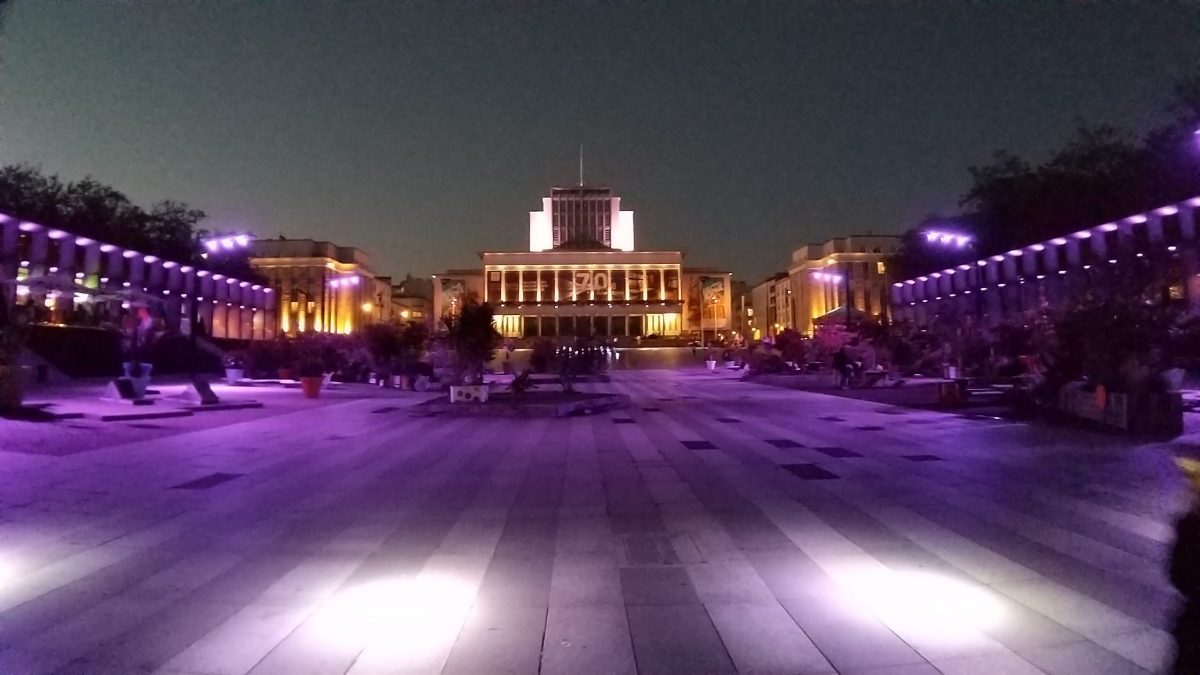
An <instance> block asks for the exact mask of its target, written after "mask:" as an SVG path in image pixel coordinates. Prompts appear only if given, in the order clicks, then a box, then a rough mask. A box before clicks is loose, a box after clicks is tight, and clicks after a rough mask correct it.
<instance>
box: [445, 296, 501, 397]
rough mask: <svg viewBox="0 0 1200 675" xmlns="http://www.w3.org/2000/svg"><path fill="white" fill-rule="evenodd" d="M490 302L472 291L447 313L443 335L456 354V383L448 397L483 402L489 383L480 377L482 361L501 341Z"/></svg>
mask: <svg viewBox="0 0 1200 675" xmlns="http://www.w3.org/2000/svg"><path fill="white" fill-rule="evenodd" d="M493 315H494V312H493V310H492V306H491V305H489V304H488V303H486V302H483V303H481V302H479V299H478V298H477V297H476V296H474V295H473V294H472V295H468V296H467V297H466V298H464V301H463V304H462V308H461V309H460V310H459V312H458V314H455V315H450V316H447V317H446V318H445V319H444V320H443V321H444V323H445V325H446V339H447V341H448V342H449V345H450V348H451V349H452V350H453V351H454V354H455V356H456V362H455V378H454V381H455V384H454V385H451V387H450V400H451V401H456V402H465V401H478V402H481V403H486V402H487V398H488V386H487V384H485V383H484V381H483V367H484V364H485V363H487V362H488V361H490V360H491V359H492V357H493V356H494V354H495V351H496V347H497V346H498V345H499V344H500V333H499V332H497V331H496V326H495V324H494V322H493Z"/></svg>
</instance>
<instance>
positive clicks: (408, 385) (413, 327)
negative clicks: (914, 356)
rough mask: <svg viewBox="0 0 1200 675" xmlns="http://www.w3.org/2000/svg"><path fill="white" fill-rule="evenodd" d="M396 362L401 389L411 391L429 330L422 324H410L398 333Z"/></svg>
mask: <svg viewBox="0 0 1200 675" xmlns="http://www.w3.org/2000/svg"><path fill="white" fill-rule="evenodd" d="M398 337H399V339H398V343H397V346H398V361H399V365H400V377H401V383H400V384H401V388H403V389H406V390H411V389H413V388H414V382H415V381H416V378H417V376H418V374H419V373H418V366H419V365H420V363H421V356H422V355H423V354H424V353H425V343H426V342H427V341H428V340H429V329H428V328H426V327H425V325H424V324H422V323H417V322H415V321H413V322H410V323H409V324H408V325H407V326H405V327H404V328H402V329H401V330H400V332H399V336H398Z"/></svg>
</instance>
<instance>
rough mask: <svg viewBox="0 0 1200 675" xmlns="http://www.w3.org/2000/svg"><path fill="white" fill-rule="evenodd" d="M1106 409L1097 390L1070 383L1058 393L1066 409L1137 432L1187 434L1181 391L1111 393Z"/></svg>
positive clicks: (1109, 425)
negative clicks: (1097, 396) (1184, 427)
mask: <svg viewBox="0 0 1200 675" xmlns="http://www.w3.org/2000/svg"><path fill="white" fill-rule="evenodd" d="M1105 398H1106V405H1105V406H1104V407H1103V408H1102V407H1100V404H1099V402H1098V401H1097V400H1096V392H1095V391H1088V390H1086V389H1083V388H1082V387H1079V386H1074V385H1067V386H1065V387H1063V388H1062V389H1061V390H1060V391H1059V393H1058V408H1059V410H1061V411H1062V412H1064V413H1066V414H1068V415H1070V416H1072V417H1078V418H1080V419H1084V420H1088V421H1091V422H1095V423H1097V424H1101V425H1103V426H1106V427H1112V428H1115V429H1120V430H1122V431H1127V432H1130V433H1134V434H1140V435H1148V436H1178V435H1179V434H1181V433H1183V396H1182V395H1181V394H1179V393H1177V392H1150V393H1143V394H1127V393H1122V392H1110V393H1109V394H1108V395H1107V396H1106V397H1105Z"/></svg>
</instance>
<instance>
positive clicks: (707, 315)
mask: <svg viewBox="0 0 1200 675" xmlns="http://www.w3.org/2000/svg"><path fill="white" fill-rule="evenodd" d="M700 302H701V303H702V306H703V312H704V314H703V316H704V320H705V321H713V322H714V323H715V324H716V325H720V326H722V327H724V325H725V324H724V322H725V321H726V320H727V319H728V316H727V314H726V310H725V306H726V302H725V277H723V276H721V277H700Z"/></svg>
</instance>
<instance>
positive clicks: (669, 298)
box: [433, 187, 732, 339]
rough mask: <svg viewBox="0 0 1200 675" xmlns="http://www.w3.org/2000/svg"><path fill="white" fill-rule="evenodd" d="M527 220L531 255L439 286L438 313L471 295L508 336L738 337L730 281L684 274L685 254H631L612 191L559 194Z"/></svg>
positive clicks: (513, 254)
mask: <svg viewBox="0 0 1200 675" xmlns="http://www.w3.org/2000/svg"><path fill="white" fill-rule="evenodd" d="M542 203H543V209H542V210H541V211H534V212H532V213H530V226H529V250H528V251H503V252H484V253H481V254H480V258H481V259H482V261H483V265H482V269H478V270H456V271H451V272H449V273H447V274H444V275H438V276H436V277H435V278H434V284H433V295H434V312H435V313H436V314H437V315H438V316H442V315H445V314H447V313H453V312H455V311H457V308H458V307H459V306H460V305H461V303H462V301H463V298H464V297H465V296H466V295H467V294H469V293H473V294H475V295H476V296H477V297H479V298H480V299H482V300H484V301H486V302H489V303H491V304H492V305H493V306H494V307H495V310H496V327H497V329H498V330H499V331H500V332H501V334H503V335H504V336H506V337H511V338H521V337H525V338H533V337H555V338H557V337H564V338H565V337H575V336H587V337H604V338H608V337H612V338H635V337H648V336H664V337H667V336H681V335H688V334H694V335H696V336H697V337H698V336H699V335H700V334H701V333H702V332H703V333H704V334H705V335H707V336H708V337H709V339H712V336H713V335H714V334H718V333H725V332H728V331H730V330H731V329H732V319H731V312H730V308H731V304H730V297H731V293H730V279H729V273H728V272H724V271H720V270H707V269H691V268H685V267H684V266H683V258H684V254H683V252H681V251H640V250H637V249H635V248H634V232H633V212H631V211H622V210H621V209H620V198H619V197H614V196H612V191H611V190H610V189H608V188H596V187H571V188H554V189H553V190H552V191H551V195H550V196H549V197H546V198H543V200H542Z"/></svg>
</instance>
